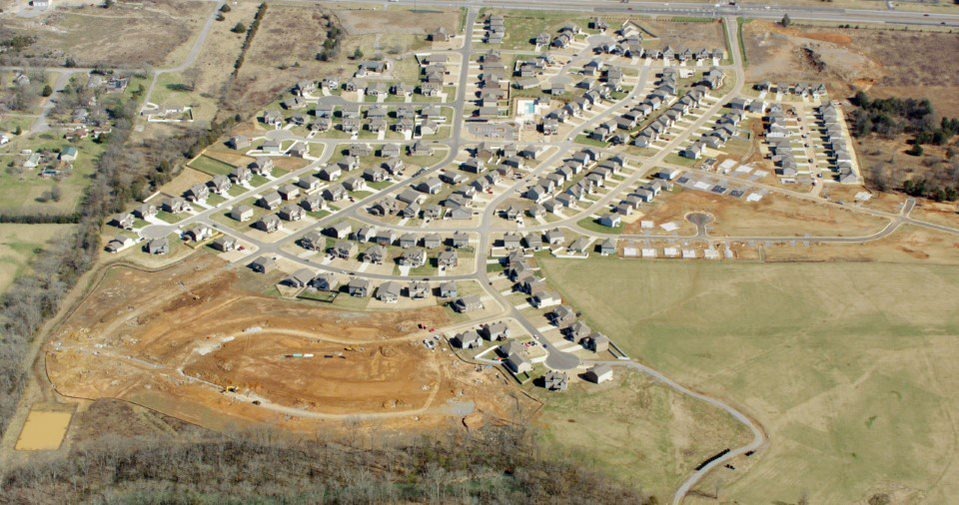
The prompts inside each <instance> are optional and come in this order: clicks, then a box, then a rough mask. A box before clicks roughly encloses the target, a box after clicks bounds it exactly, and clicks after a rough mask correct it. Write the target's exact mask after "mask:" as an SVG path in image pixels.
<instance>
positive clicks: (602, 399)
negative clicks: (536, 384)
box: [541, 369, 750, 503]
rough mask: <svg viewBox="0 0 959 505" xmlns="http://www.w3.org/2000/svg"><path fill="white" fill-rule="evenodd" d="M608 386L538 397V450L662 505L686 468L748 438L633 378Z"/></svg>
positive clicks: (622, 374) (727, 421)
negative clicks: (550, 452)
mask: <svg viewBox="0 0 959 505" xmlns="http://www.w3.org/2000/svg"><path fill="white" fill-rule="evenodd" d="M617 373H618V374H619V375H617V376H616V378H615V379H614V381H613V382H612V383H609V384H607V385H603V386H600V387H597V386H595V385H592V384H583V383H580V384H574V385H573V386H572V387H571V388H570V390H569V391H568V392H566V393H564V394H552V395H550V396H549V397H548V398H547V399H546V406H545V407H544V409H543V415H542V417H541V422H542V423H543V425H544V430H543V431H542V436H543V439H544V441H545V442H546V443H545V444H544V446H546V447H550V448H553V450H555V451H556V453H557V455H560V456H565V457H567V458H570V459H573V460H575V461H580V462H581V463H582V464H585V465H587V466H589V467H591V468H594V469H597V470H600V471H603V472H606V473H608V474H609V475H611V476H613V477H615V478H617V479H620V480H622V481H624V482H627V483H634V484H638V485H640V486H642V489H643V490H644V491H645V492H647V493H649V494H652V495H654V496H656V497H657V498H658V499H659V502H660V503H666V502H668V500H669V498H670V497H671V496H672V494H673V493H674V492H675V490H676V488H678V487H679V485H680V484H681V483H682V481H683V480H685V478H686V477H687V476H688V475H689V474H690V473H691V472H692V469H693V468H694V467H695V466H696V465H698V464H699V463H701V462H702V461H704V460H706V459H707V458H709V457H710V456H712V455H714V454H716V453H717V452H719V451H721V450H723V449H725V448H727V447H734V446H737V445H742V444H744V443H746V442H747V441H748V440H749V439H750V435H749V433H748V432H747V431H746V429H745V428H744V427H742V425H740V424H738V423H736V422H735V421H734V420H733V419H732V418H731V417H729V416H727V415H726V414H725V412H722V411H720V410H718V409H714V408H711V407H708V406H706V405H705V404H703V403H702V402H698V401H693V400H691V399H690V398H689V397H686V396H682V395H678V394H676V393H675V392H673V391H672V390H670V389H669V388H666V387H664V386H662V385H659V384H657V383H655V382H653V381H651V380H650V379H648V378H646V377H645V376H642V375H640V374H639V373H637V372H627V371H625V370H620V369H617Z"/></svg>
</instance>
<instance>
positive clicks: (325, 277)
mask: <svg viewBox="0 0 959 505" xmlns="http://www.w3.org/2000/svg"><path fill="white" fill-rule="evenodd" d="M339 287H340V281H339V279H337V278H336V276H335V275H333V274H331V273H323V274H320V275H317V276H316V277H314V278H313V280H312V281H310V288H312V289H315V290H317V291H325V292H334V291H336V290H337V289H338V288H339Z"/></svg>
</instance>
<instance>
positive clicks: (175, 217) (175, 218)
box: [157, 210, 186, 224]
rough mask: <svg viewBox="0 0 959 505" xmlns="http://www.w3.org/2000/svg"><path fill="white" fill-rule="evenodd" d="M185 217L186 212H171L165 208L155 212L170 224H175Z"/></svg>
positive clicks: (159, 217)
mask: <svg viewBox="0 0 959 505" xmlns="http://www.w3.org/2000/svg"><path fill="white" fill-rule="evenodd" d="M185 217H186V214H171V213H169V212H167V211H165V210H161V211H158V212H157V218H158V219H160V220H163V221H166V222H168V223H170V224H176V223H179V222H180V221H183V218H185Z"/></svg>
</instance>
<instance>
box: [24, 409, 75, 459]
mask: <svg viewBox="0 0 959 505" xmlns="http://www.w3.org/2000/svg"><path fill="white" fill-rule="evenodd" d="M72 417H73V413H72V412H61V411H46V410H36V409H34V410H31V411H30V414H28V415H27V421H26V423H25V424H24V425H23V430H21V431H20V438H18V439H17V445H16V449H17V450H18V451H55V450H57V449H59V448H60V444H61V443H63V436H64V435H65V434H66V433H67V427H69V426H70V419H71V418H72Z"/></svg>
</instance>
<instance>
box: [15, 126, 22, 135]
mask: <svg viewBox="0 0 959 505" xmlns="http://www.w3.org/2000/svg"><path fill="white" fill-rule="evenodd" d="M21 133H23V128H20V125H17V128H16V129H15V130H13V134H14V135H20V134H21Z"/></svg>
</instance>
